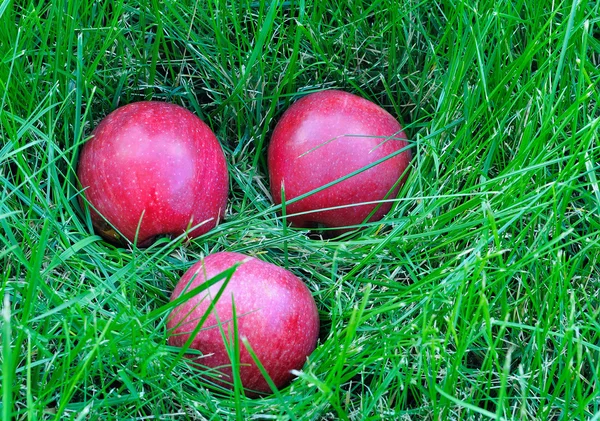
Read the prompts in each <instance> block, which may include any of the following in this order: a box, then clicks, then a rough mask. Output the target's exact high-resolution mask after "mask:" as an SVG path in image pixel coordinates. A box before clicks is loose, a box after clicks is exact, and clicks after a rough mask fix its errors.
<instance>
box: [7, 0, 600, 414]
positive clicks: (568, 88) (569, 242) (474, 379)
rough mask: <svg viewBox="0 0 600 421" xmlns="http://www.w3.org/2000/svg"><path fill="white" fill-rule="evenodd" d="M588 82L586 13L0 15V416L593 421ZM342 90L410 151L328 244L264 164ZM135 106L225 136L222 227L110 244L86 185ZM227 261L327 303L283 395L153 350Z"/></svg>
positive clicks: (93, 8) (561, 6) (596, 107)
mask: <svg viewBox="0 0 600 421" xmlns="http://www.w3.org/2000/svg"><path fill="white" fill-rule="evenodd" d="M599 81H600V3H599V2H597V1H590V0H581V1H578V2H575V1H572V2H564V1H559V0H557V1H553V2H549V1H544V0H506V1H491V0H490V1H484V0H482V1H478V0H473V1H463V0H442V1H439V2H428V1H412V0H407V1H400V2H398V1H396V0H373V1H370V2H361V1H352V0H351V1H347V2H337V1H313V0H294V1H286V2H281V3H280V2H277V1H272V2H267V3H265V2H263V1H250V0H239V1H234V0H230V1H225V0H206V1H200V2H198V3H197V4H194V3H192V2H189V1H180V2H175V1H171V0H163V1H158V0H152V1H150V2H138V1H136V0H131V1H124V0H116V1H113V2H109V1H107V2H93V1H92V2H85V1H81V0H70V1H66V0H57V1H53V2H45V1H34V0H20V1H13V2H11V1H10V0H0V104H1V107H0V226H1V229H0V280H1V289H0V295H1V297H2V312H1V313H2V318H1V322H0V323H1V326H0V334H1V335H2V339H1V340H0V346H1V349H2V354H1V360H2V361H1V362H0V366H1V369H2V372H1V374H0V384H1V387H2V393H1V394H0V395H1V396H2V402H1V404H0V406H1V409H0V413H2V416H3V419H4V420H10V419H17V420H38V419H48V420H59V419H74V420H82V419H103V420H104V419H115V420H128V419H132V420H133V419H137V420H142V419H194V420H201V419H215V420H217V419H251V418H256V419H281V420H284V419H312V420H320V419H348V420H367V419H406V420H408V419H415V420H416V419H435V420H450V419H497V420H500V419H538V420H571V419H594V420H598V419H600V397H599V390H600V383H599V381H598V377H600V293H599V291H600V182H599V180H600V141H599V133H600V101H599V97H600V89H599V85H600V82H599ZM334 87H335V88H341V89H346V90H348V91H351V92H354V93H357V94H359V95H362V96H364V97H366V98H368V99H370V100H372V101H374V102H376V103H377V104H380V105H381V106H383V107H384V108H386V109H387V110H388V111H390V112H391V113H392V114H394V115H395V116H397V117H398V119H399V120H400V121H401V122H402V124H403V125H404V126H405V128H406V131H407V134H408V136H409V138H410V140H411V146H412V150H413V152H414V157H415V158H414V160H413V164H414V165H413V168H412V171H411V173H410V176H409V179H408V182H407V183H406V185H405V187H404V188H403V189H402V191H401V193H400V194H399V197H398V200H397V201H396V204H395V206H394V209H393V211H392V212H391V213H390V214H389V215H388V216H387V217H386V218H385V219H384V220H383V221H381V222H379V223H374V224H370V225H369V226H366V227H365V228H364V229H363V230H362V231H360V232H358V233H355V234H352V235H350V236H347V237H344V238H342V239H338V240H326V239H321V238H319V237H318V236H308V235H307V233H306V232H304V231H302V230H295V229H290V228H286V227H285V226H284V224H283V222H282V218H281V216H280V215H279V214H278V212H277V208H276V207H274V206H273V205H272V201H271V198H270V197H269V194H268V176H267V170H266V147H267V145H268V142H269V137H270V133H271V132H272V130H273V127H274V125H275V123H276V121H277V118H278V117H279V116H280V115H281V113H282V112H283V111H284V110H285V109H286V107H287V106H289V105H290V104H291V103H292V102H293V101H294V100H296V99H297V98H299V97H300V96H301V95H303V94H305V93H307V92H311V91H316V90H320V89H324V88H334ZM143 99H156V100H166V101H171V102H175V103H178V104H181V105H183V106H185V107H187V108H189V109H190V110H192V111H194V112H195V113H197V114H198V115H199V116H201V117H202V118H203V119H204V120H205V121H206V122H207V123H208V124H209V125H210V126H211V127H212V128H213V130H214V131H215V132H216V134H217V136H218V138H219V140H220V141H221V143H222V145H223V147H224V149H225V152H226V156H227V160H228V164H229V169H230V177H231V194H230V200H229V205H228V209H227V218H226V222H225V223H223V224H222V225H220V226H219V227H218V228H217V229H215V230H213V231H211V232H210V233H208V234H207V235H205V236H204V237H202V238H198V239H196V240H194V241H192V242H190V243H182V242H181V241H169V240H166V239H165V240H162V241H161V242H159V243H157V244H155V245H154V246H153V247H151V248H149V249H143V250H141V249H137V248H133V249H123V248H115V247H113V246H111V245H109V244H107V243H105V242H104V241H102V240H101V239H100V238H99V237H98V236H96V235H94V234H93V231H92V229H91V223H90V220H89V216H88V215H85V214H84V212H83V211H82V209H81V208H80V206H79V205H78V202H77V197H78V195H79V194H80V192H79V187H78V185H77V181H76V178H75V174H74V169H75V168H76V163H77V156H78V151H79V149H80V147H81V145H82V144H83V142H84V141H85V140H86V138H87V137H88V136H89V134H90V132H91V130H92V128H93V127H94V126H95V125H96V124H97V123H98V121H99V120H100V119H101V118H102V117H103V116H105V115H106V114H107V113H108V112H110V111H111V110H113V109H114V108H116V107H117V106H119V105H123V104H126V103H129V102H132V101H137V100H143ZM221 250H232V251H239V252H243V253H247V254H251V255H254V256H259V257H261V258H262V259H264V260H267V261H270V262H273V263H276V264H279V265H281V266H285V267H287V268H288V269H290V270H291V271H292V272H294V273H296V274H297V275H299V276H300V277H302V279H303V280H304V281H305V282H306V283H307V284H308V285H309V287H310V289H311V291H312V292H313V293H314V296H315V299H316V301H317V303H318V307H319V311H320V317H321V321H322V326H323V329H322V335H321V338H320V342H319V344H318V347H317V349H316V350H315V352H314V353H313V354H312V355H311V357H310V359H309V361H308V362H307V364H306V365H305V367H304V368H303V370H302V371H301V372H299V373H298V376H299V378H298V379H296V380H295V381H294V382H293V383H292V385H291V386H290V387H289V388H286V389H284V390H282V391H280V393H279V394H277V395H273V396H272V397H268V398H264V399H247V398H245V397H243V396H241V395H240V393H239V388H238V389H236V390H237V391H236V392H231V393H228V392H224V391H220V392H219V391H215V390H214V387H212V386H210V385H209V384H206V381H204V380H202V379H201V378H200V376H199V373H198V371H196V370H194V369H193V368H191V367H190V366H189V365H188V364H187V363H186V361H185V359H183V358H182V356H181V355H180V354H181V353H180V352H179V351H178V350H177V349H173V348H170V347H168V346H167V345H166V327H165V324H166V316H167V314H168V311H169V309H170V307H169V304H168V298H169V295H170V291H171V290H172V288H173V286H174V284H175V283H176V282H177V280H178V279H179V277H180V276H181V275H182V274H183V272H184V271H185V270H186V269H187V268H188V267H189V266H191V264H193V263H194V262H195V261H196V260H197V259H199V258H200V257H202V256H204V255H206V254H207V253H211V252H215V251H221ZM253 346H256V345H255V344H253Z"/></svg>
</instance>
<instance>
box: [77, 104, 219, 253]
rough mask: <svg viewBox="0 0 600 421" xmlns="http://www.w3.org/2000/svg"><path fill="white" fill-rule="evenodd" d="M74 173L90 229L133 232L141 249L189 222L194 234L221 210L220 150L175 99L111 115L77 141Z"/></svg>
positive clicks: (113, 235)
mask: <svg viewBox="0 0 600 421" xmlns="http://www.w3.org/2000/svg"><path fill="white" fill-rule="evenodd" d="M77 175H78V177H79V181H80V182H81V185H82V187H83V189H84V191H83V194H84V195H85V198H86V199H87V201H88V202H89V204H90V213H91V218H92V223H93V225H94V227H95V228H96V230H97V232H98V233H99V234H100V235H102V236H103V237H104V238H106V239H108V240H111V241H113V242H120V243H124V242H125V241H124V240H123V238H122V237H125V238H126V239H127V240H129V241H131V242H133V241H134V240H135V239H136V236H137V244H138V245H139V246H142V247H143V246H148V245H150V244H151V243H152V242H153V241H154V239H155V238H157V237H158V236H163V235H171V236H178V235H180V234H182V233H184V232H186V231H187V230H189V229H190V228H193V229H191V230H190V231H189V232H188V233H187V235H188V236H189V237H190V238H193V237H197V236H199V235H201V234H204V233H206V232H207V231H209V230H210V229H212V228H213V227H214V226H215V225H216V224H217V223H218V221H219V220H220V219H221V218H222V217H223V215H224V213H225V205H226V202H227V194H228V174H227V164H226V162H225V156H224V154H223V150H222V149H221V146H220V144H219V142H218V141H217V138H216V137H215V135H214V134H213V132H212V131H211V130H210V128H209V127H208V126H207V125H206V124H205V123H204V122H203V121H202V120H200V119H199V118H198V117H197V116H195V115H194V114H192V113H191V112H190V111H188V110H186V109H185V108H183V107H180V106H178V105H174V104H169V103H166V102H153V101H147V102H136V103H132V104H129V105H125V106H123V107H120V108H118V109H117V110H115V111H113V112H112V113H110V114H109V115H108V116H107V117H106V118H105V119H103V120H102V121H101V122H100V124H99V125H98V127H96V129H95V130H94V131H93V133H92V138H91V139H90V140H89V141H88V142H86V143H85V144H84V146H83V149H82V151H81V156H80V158H79V166H78V169H77ZM105 219H106V220H105ZM106 221H108V222H109V223H107V222H106ZM111 225H112V226H111ZM113 226H114V228H116V230H115V229H113ZM119 233H120V234H119Z"/></svg>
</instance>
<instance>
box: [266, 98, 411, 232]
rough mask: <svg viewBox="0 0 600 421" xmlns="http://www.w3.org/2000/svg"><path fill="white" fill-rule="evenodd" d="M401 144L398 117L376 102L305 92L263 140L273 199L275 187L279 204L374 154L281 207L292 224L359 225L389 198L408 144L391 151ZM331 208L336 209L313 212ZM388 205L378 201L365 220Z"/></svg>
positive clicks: (407, 154) (406, 158) (406, 159)
mask: <svg viewBox="0 0 600 421" xmlns="http://www.w3.org/2000/svg"><path fill="white" fill-rule="evenodd" d="M406 147H407V142H406V135H405V134H404V132H403V131H402V127H401V125H400V123H398V121H397V120H396V119H395V118H394V117H393V116H392V115H391V114H389V113H388V112H387V111H385V110H384V109H383V108H381V107H379V106H378V105H376V104H374V103H372V102H370V101H368V100H366V99H364V98H361V97H359V96H356V95H353V94H350V93H348V92H343V91H339V90H328V91H321V92H317V93H313V94H310V95H307V96H305V97H303V98H302V99H300V100H298V101H297V102H296V103H294V104H293V105H292V106H291V107H290V108H289V109H288V110H287V111H286V112H285V113H284V114H283V116H282V117H281V119H280V120H279V122H278V123H277V126H276V127H275V130H274V132H273V136H272V138H271V143H270V145H269V155H268V167H269V176H270V179H271V193H272V195H273V200H274V201H275V203H276V204H280V203H281V196H282V194H281V190H282V188H284V191H285V200H286V202H287V201H290V200H292V199H294V198H296V197H298V196H301V195H303V194H305V193H308V192H310V191H312V190H315V189H317V188H319V187H322V186H324V185H326V184H327V183H331V182H333V181H335V180H338V179H339V178H341V177H344V176H346V175H348V174H350V173H352V172H354V171H356V170H359V169H361V168H364V167H365V166H367V165H370V164H373V163H374V162H376V161H379V160H382V162H381V163H379V164H377V165H375V166H373V167H371V168H370V169H368V170H366V171H363V172H361V173H359V174H356V175H354V176H352V177H350V178H348V179H346V180H344V181H341V182H339V183H337V184H334V185H332V186H330V187H327V188H325V189H324V190H321V191H319V192H318V193H315V194H312V195H310V196H308V197H306V198H303V199H301V200H298V201H296V202H293V203H289V204H287V207H286V213H287V214H288V215H291V216H289V217H288V219H289V220H290V222H291V223H292V224H293V225H295V226H298V227H305V228H310V227H315V226H323V225H324V226H326V227H335V228H343V227H348V226H351V225H358V224H361V223H362V222H363V221H365V220H366V218H367V217H368V216H369V214H370V213H371V212H372V211H373V210H374V209H375V208H376V206H377V205H378V203H379V202H381V201H382V200H384V199H385V198H387V199H394V198H395V197H396V195H397V192H398V190H399V188H400V186H401V185H402V184H403V182H404V179H405V176H406V173H405V171H406V169H407V167H408V165H409V161H410V159H411V153H410V150H408V149H407V150H405V151H403V152H399V151H400V150H402V149H403V148H406ZM394 154H396V155H394ZM392 155H394V156H392ZM386 157H390V158H389V159H387V160H384V159H385V158H386ZM367 202H368V203H367ZM361 203H365V204H361ZM332 207H338V208H337V209H332V210H321V209H325V208H332ZM390 208H391V202H390V201H387V202H383V203H382V204H381V206H380V207H379V208H377V210H376V211H375V213H374V214H373V215H372V217H371V218H370V219H369V220H370V221H377V220H379V219H381V218H382V217H383V216H384V215H385V214H386V213H387V212H388V211H389V210H390Z"/></svg>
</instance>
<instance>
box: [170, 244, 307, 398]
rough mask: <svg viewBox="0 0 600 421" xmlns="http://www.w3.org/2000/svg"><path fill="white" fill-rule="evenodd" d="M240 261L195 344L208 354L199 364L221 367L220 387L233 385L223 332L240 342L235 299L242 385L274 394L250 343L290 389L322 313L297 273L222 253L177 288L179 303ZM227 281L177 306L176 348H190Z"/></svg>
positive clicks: (172, 332) (278, 383) (199, 265)
mask: <svg viewBox="0 0 600 421" xmlns="http://www.w3.org/2000/svg"><path fill="white" fill-rule="evenodd" d="M236 264H239V266H238V267H237V268H236V269H235V272H234V274H233V276H231V278H230V280H229V282H228V284H227V285H226V286H225V288H224V292H223V294H222V295H221V296H220V299H219V300H218V301H217V302H216V304H215V306H214V309H213V310H212V311H211V312H210V314H209V316H208V318H207V319H206V321H205V322H204V324H203V326H202V328H201V329H200V330H198V331H197V334H196V335H195V336H194V337H193V339H192V342H191V347H192V348H194V349H197V350H199V351H201V352H202V354H203V356H199V357H195V358H196V362H197V363H198V364H201V365H204V366H207V367H211V368H216V369H218V370H219V373H220V375H221V378H220V379H218V380H216V382H217V383H219V384H222V385H224V386H227V387H231V383H232V382H233V378H232V369H231V359H230V355H229V354H228V352H227V350H226V348H225V345H224V342H223V341H224V338H223V334H225V336H226V337H227V338H228V339H227V340H228V341H231V340H232V338H233V337H232V335H233V322H232V319H233V316H232V311H233V310H232V309H233V306H232V302H233V303H234V304H235V313H236V315H237V328H238V343H239V348H240V363H241V367H240V371H239V372H240V378H241V382H242V385H243V386H244V387H245V388H246V389H248V390H250V391H251V392H250V395H251V396H253V394H254V393H262V394H264V393H271V388H270V387H269V385H268V383H267V381H266V380H265V379H264V377H263V375H262V374H261V372H260V370H259V368H258V367H257V366H256V364H255V363H254V360H253V358H252V356H251V354H250V353H249V352H248V350H247V348H246V346H245V345H244V343H243V341H242V338H246V339H247V341H248V343H249V344H250V346H251V348H252V350H253V351H254V352H255V354H256V356H257V357H258V360H259V361H260V362H261V364H262V365H263V366H264V368H265V369H266V371H267V373H268V374H269V377H270V378H271V379H272V380H273V382H274V383H275V385H276V386H277V388H282V387H284V386H285V385H286V384H288V383H289V382H290V381H291V380H292V378H293V375H292V374H291V372H290V370H298V369H301V368H302V366H303V365H304V363H305V362H306V358H307V357H308V356H309V354H310V353H311V352H312V351H313V350H314V349H315V346H316V343H317V337H318V334H319V315H318V312H317V307H316V305H315V301H314V299H313V297H312V295H311V293H310V291H309V290H308V288H307V287H306V285H305V284H304V283H303V282H302V281H301V280H300V279H299V278H298V277H296V276H295V275H294V274H292V273H291V272H289V271H287V270H285V269H283V268H281V267H279V266H276V265H274V264H271V263H267V262H265V261H262V260H259V259H256V258H253V257H248V256H246V255H243V254H239V253H231V252H221V253H215V254H211V255H209V256H207V257H206V258H204V259H203V260H201V261H199V262H198V263H196V264H195V265H193V266H192V267H191V268H190V269H189V270H188V271H187V272H186V273H185V274H184V275H183V277H182V278H181V280H180V281H179V282H178V283H177V286H176V287H175V290H174V291H173V294H172V295H171V301H172V300H175V299H177V298H178V297H179V296H180V295H181V294H182V293H184V292H186V291H190V290H192V289H194V288H196V287H198V286H199V285H201V284H202V283H204V282H206V281H207V280H209V279H210V278H213V277H215V276H216V275H219V274H220V273H222V272H224V271H225V270H227V269H230V268H232V267H233V266H234V265H236ZM223 282H224V281H223V280H221V281H219V282H217V283H216V284H214V285H212V286H210V287H209V288H208V289H207V290H204V291H202V292H200V293H199V294H197V295H194V296H193V297H192V298H190V299H189V300H187V301H185V302H183V303H182V304H180V305H179V306H177V307H175V308H174V309H173V310H172V312H171V314H170V315H169V318H168V322H167V327H168V329H169V335H170V336H169V344H170V345H172V346H178V347H181V346H183V345H184V344H185V343H186V341H187V340H188V338H189V337H190V335H191V334H192V333H193V332H194V330H195V329H196V327H197V325H198V323H199V322H200V320H201V319H202V317H203V315H204V314H205V313H206V311H207V310H208V309H209V305H210V303H211V302H212V301H213V299H214V298H215V296H216V294H217V293H218V291H219V289H220V288H221V287H222V285H223Z"/></svg>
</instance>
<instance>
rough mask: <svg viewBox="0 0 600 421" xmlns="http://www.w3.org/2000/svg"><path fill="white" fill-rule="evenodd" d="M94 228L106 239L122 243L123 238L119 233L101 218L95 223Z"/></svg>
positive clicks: (117, 243) (114, 242)
mask: <svg viewBox="0 0 600 421" xmlns="http://www.w3.org/2000/svg"><path fill="white" fill-rule="evenodd" d="M96 230H97V232H98V234H100V235H101V236H102V237H103V238H104V239H105V240H106V241H108V242H110V243H113V244H116V245H119V244H122V243H123V238H122V237H121V236H120V235H119V233H118V232H117V231H116V230H115V229H114V228H113V227H112V226H111V225H110V224H109V223H108V222H106V221H104V220H101V221H98V222H97V224H96Z"/></svg>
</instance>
